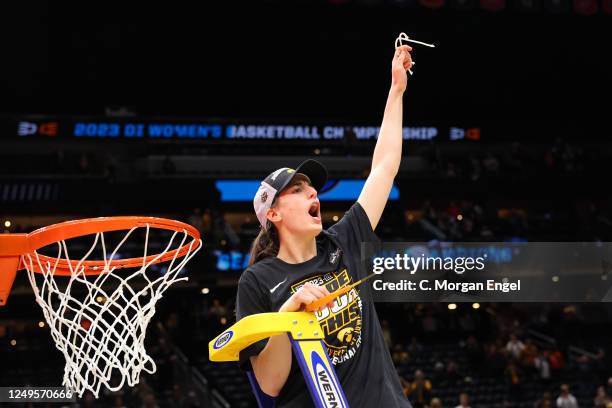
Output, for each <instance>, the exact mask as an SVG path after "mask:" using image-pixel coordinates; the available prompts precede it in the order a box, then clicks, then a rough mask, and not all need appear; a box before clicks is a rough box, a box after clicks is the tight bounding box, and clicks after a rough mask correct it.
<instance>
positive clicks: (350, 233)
mask: <svg viewBox="0 0 612 408" xmlns="http://www.w3.org/2000/svg"><path fill="white" fill-rule="evenodd" d="M329 231H330V232H333V233H334V234H335V235H337V236H338V237H339V238H341V239H342V238H344V239H345V240H349V241H353V243H354V242H357V243H359V244H361V242H378V241H380V240H379V238H378V237H377V236H376V233H375V232H374V230H373V229H372V224H371V223H370V219H369V218H368V214H366V212H365V210H364V209H363V207H362V206H361V204H359V202H358V201H356V202H355V204H353V205H352V206H351V208H349V210H348V211H347V212H346V213H344V215H343V216H342V218H341V219H340V221H338V222H337V223H336V224H334V225H332V226H331V227H330V228H329Z"/></svg>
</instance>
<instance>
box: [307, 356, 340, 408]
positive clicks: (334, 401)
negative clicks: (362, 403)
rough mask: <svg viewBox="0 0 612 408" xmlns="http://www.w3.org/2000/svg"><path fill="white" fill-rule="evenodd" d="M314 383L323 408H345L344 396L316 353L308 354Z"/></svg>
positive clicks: (334, 378)
mask: <svg viewBox="0 0 612 408" xmlns="http://www.w3.org/2000/svg"><path fill="white" fill-rule="evenodd" d="M310 360H311V364H312V370H313V373H314V376H315V378H314V383H315V385H316V387H317V393H318V394H319V399H320V400H321V402H322V403H323V406H324V407H325V408H340V407H342V408H346V404H345V402H344V396H343V395H342V392H341V391H340V388H339V387H338V384H337V383H336V377H335V375H334V374H333V373H331V372H329V371H328V369H327V365H325V362H324V361H323V359H322V358H321V356H319V354H318V353H317V352H316V351H313V352H312V353H311V354H310Z"/></svg>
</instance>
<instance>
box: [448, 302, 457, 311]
mask: <svg viewBox="0 0 612 408" xmlns="http://www.w3.org/2000/svg"><path fill="white" fill-rule="evenodd" d="M456 308H457V304H455V303H449V304H448V310H455V309H456Z"/></svg>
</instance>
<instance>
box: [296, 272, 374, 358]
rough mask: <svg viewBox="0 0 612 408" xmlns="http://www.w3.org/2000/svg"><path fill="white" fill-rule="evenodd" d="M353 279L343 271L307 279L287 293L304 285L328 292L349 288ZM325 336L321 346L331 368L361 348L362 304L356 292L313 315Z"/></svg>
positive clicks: (340, 298) (344, 296) (353, 290)
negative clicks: (325, 347)
mask: <svg viewBox="0 0 612 408" xmlns="http://www.w3.org/2000/svg"><path fill="white" fill-rule="evenodd" d="M352 282H353V279H352V278H351V276H350V275H349V274H348V271H347V269H346V268H344V269H342V270H341V271H334V272H328V273H325V274H322V275H318V276H313V277H309V278H307V279H304V280H303V281H300V282H297V283H295V284H293V285H292V286H291V293H295V292H296V291H298V290H299V289H300V288H301V287H302V286H303V285H305V284H306V283H312V284H313V285H318V286H325V288H326V289H327V290H328V291H329V292H333V291H335V290H337V289H340V288H341V287H344V286H347V285H350V284H351V283H352ZM315 315H316V316H317V320H318V321H319V324H320V325H321V328H322V329H323V332H324V334H325V338H324V340H323V341H324V342H325V345H326V346H327V352H328V355H329V358H330V360H331V361H332V363H333V364H334V365H336V364H339V363H342V362H345V361H347V360H349V359H351V358H352V357H353V356H354V355H355V353H356V352H357V349H358V348H359V347H360V345H361V329H362V304H361V298H360V297H359V293H358V292H357V289H356V288H353V289H351V290H350V291H349V292H347V293H345V294H343V295H341V296H338V297H337V298H336V299H335V300H334V304H333V306H332V307H331V308H324V309H323V310H321V311H318V312H315Z"/></svg>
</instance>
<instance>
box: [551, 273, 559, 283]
mask: <svg viewBox="0 0 612 408" xmlns="http://www.w3.org/2000/svg"><path fill="white" fill-rule="evenodd" d="M552 281H553V282H555V283H557V282H559V277H558V276H556V275H555V276H553V277H552Z"/></svg>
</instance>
